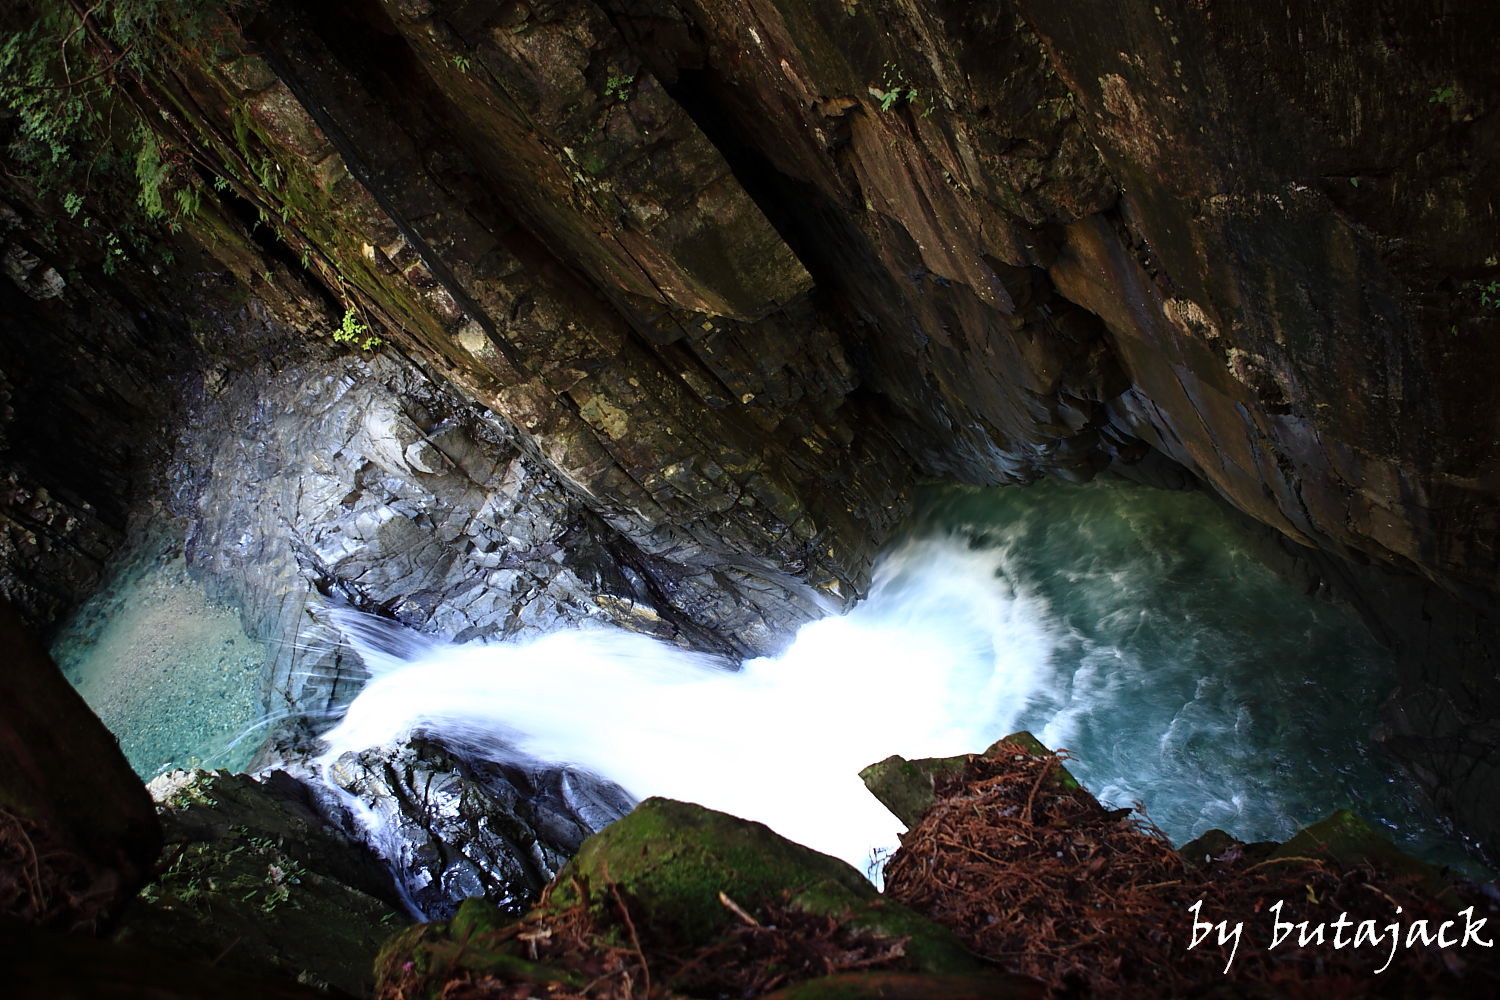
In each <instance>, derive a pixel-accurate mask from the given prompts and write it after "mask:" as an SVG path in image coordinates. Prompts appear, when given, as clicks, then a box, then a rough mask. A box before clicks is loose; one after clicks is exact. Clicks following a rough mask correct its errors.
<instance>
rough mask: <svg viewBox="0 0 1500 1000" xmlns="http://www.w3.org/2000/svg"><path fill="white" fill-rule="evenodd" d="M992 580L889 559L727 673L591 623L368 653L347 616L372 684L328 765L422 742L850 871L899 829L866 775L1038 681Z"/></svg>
mask: <svg viewBox="0 0 1500 1000" xmlns="http://www.w3.org/2000/svg"><path fill="white" fill-rule="evenodd" d="M995 573H996V565H995V558H994V554H993V553H987V552H984V551H980V550H975V549H972V548H970V547H968V546H966V545H963V544H961V543H960V542H958V541H956V540H951V539H949V540H932V541H927V542H923V543H914V544H912V545H909V546H905V547H902V548H901V549H898V550H897V551H896V552H894V553H892V554H891V555H890V556H889V557H888V558H886V559H885V560H883V561H882V563H881V566H880V568H879V570H878V572H877V574H876V576H875V580H874V583H873V586H872V589H871V593H870V596H869V597H868V598H867V599H866V600H865V601H864V602H862V603H861V604H860V605H859V606H858V607H856V608H855V609H854V610H853V611H852V612H850V613H849V614H848V615H844V616H841V617H832V618H826V619H823V620H820V621H817V622H813V623H811V624H809V625H807V626H806V627H804V628H803V629H802V630H801V631H800V632H799V633H798V634H797V636H796V638H795V639H794V641H793V642H792V643H791V645H790V646H789V647H788V648H787V649H786V651H785V652H783V653H782V654H781V655H779V656H775V657H760V658H757V659H752V660H748V661H746V662H745V663H743V664H739V665H737V666H736V665H733V664H725V663H723V662H720V661H718V660H716V659H714V658H712V657H708V656H705V655H702V654H698V653H693V652H689V651H687V650H683V649H681V648H679V647H677V646H674V645H672V644H670V643H667V642H663V641H661V640H658V639H654V638H649V637H647V636H642V635H637V634H634V633H631V632H626V631H623V630H620V629H617V628H612V627H604V626H599V627H592V628H590V627H581V628H577V629H572V630H568V631H563V632H557V633H554V634H551V635H548V636H544V637H541V638H537V639H532V640H529V641H523V642H507V643H494V644H489V645H484V644H471V645H445V644H440V643H432V642H427V641H422V640H420V639H417V640H410V639H402V638H400V637H399V636H398V637H395V638H394V639H387V640H381V639H380V638H379V633H380V631H381V628H382V625H383V623H382V624H376V623H374V622H372V621H370V620H368V619H362V618H361V617H360V616H357V615H355V614H353V613H348V612H345V613H342V614H340V615H338V616H337V620H338V621H339V623H340V625H341V627H342V628H344V630H345V631H346V634H347V635H348V636H349V637H350V639H351V642H352V643H353V645H354V646H355V648H356V649H358V650H359V651H360V652H361V654H362V656H363V657H364V658H365V659H366V661H367V664H368V665H369V666H370V667H371V670H372V674H373V677H372V680H371V681H370V683H369V684H368V685H367V686H366V687H365V689H364V690H363V691H362V692H361V693H360V695H359V696H358V697H357V698H356V699H355V700H354V702H353V703H352V704H351V705H350V706H349V709H348V712H347V714H346V715H345V717H344V719H343V721H342V722H340V723H339V725H338V726H336V727H335V728H334V729H333V730H331V731H330V732H328V733H327V734H325V737H324V738H325V739H326V740H327V743H328V749H327V751H326V752H325V754H324V757H323V759H324V761H325V762H330V761H332V760H335V759H337V758H338V757H339V756H340V755H342V754H344V753H347V752H351V751H359V750H363V749H365V748H367V747H371V746H379V745H382V744H387V743H390V742H393V741H394V740H396V739H399V738H400V737H402V736H404V735H406V734H408V733H411V732H414V731H423V732H427V733H431V734H434V735H437V736H439V737H440V738H441V739H442V740H443V741H444V742H445V743H448V744H450V745H459V746H462V747H464V748H465V749H466V750H468V751H469V752H473V753H478V754H480V755H488V756H492V757H493V756H496V755H498V756H502V757H503V756H504V755H506V754H510V753H516V754H521V755H524V756H526V757H527V758H529V759H540V760H545V761H551V762H554V763H557V764H566V765H571V766H574V767H580V768H584V769H586V770H589V771H593V772H595V773H597V774H600V775H603V776H604V777H607V778H609V779H611V780H613V781H615V782H617V783H619V784H620V785H621V786H623V787H624V788H625V789H626V790H627V791H629V792H630V793H631V794H633V795H635V796H637V797H640V798H644V797H646V796H651V795H662V796H667V797H670V798H676V799H683V800H686V801H691V802H698V803H700V804H702V805H705V806H709V807H711V808H714V809H719V810H722V811H724V812H729V813H732V814H735V815H739V816H743V817H746V818H749V819H755V820H760V821H762V822H764V823H766V824H767V825H769V826H770V827H771V828H772V829H774V830H776V831H777V832H778V833H781V834H782V835H783V836H786V837H789V838H791V839H793V840H796V841H799V842H800V843H803V844H805V845H807V846H809V847H812V848H815V849H817V850H820V851H824V852H826V853H829V854H833V855H835V856H838V857H841V858H844V859H845V860H847V861H849V862H850V863H852V864H854V865H856V866H857V867H860V868H861V869H863V868H865V866H866V864H867V862H868V860H869V858H870V855H871V852H872V850H875V849H883V848H890V847H894V846H895V844H896V842H897V836H898V834H899V833H900V831H901V829H902V827H901V825H900V823H899V822H898V821H897V820H896V819H895V817H894V816H892V815H891V814H890V813H889V812H888V811H887V810H886V809H885V808H884V807H883V806H881V805H880V804H879V803H878V802H876V801H875V799H874V798H873V797H871V796H870V794H869V793H868V792H867V791H866V790H865V788H864V786H863V784H862V783H861V781H860V780H859V777H858V772H859V770H860V769H861V768H863V767H864V766H865V765H867V764H870V763H872V762H874V761H877V760H880V759H882V758H884V757H887V756H889V755H890V754H893V753H899V754H902V755H903V756H906V757H909V758H913V757H928V756H947V755H951V754H958V753H964V752H967V751H971V750H975V749H982V748H983V747H985V746H987V745H988V744H989V743H991V742H993V741H994V740H995V739H996V738H998V737H999V736H1003V735H1005V734H1006V733H1008V732H1010V731H1011V727H1012V726H1013V725H1014V723H1015V719H1016V718H1017V716H1018V715H1019V714H1020V711H1021V709H1022V707H1023V706H1024V705H1025V704H1026V703H1027V701H1028V698H1029V697H1030V696H1031V693H1032V690H1033V688H1034V687H1035V686H1036V684H1037V683H1038V682H1039V681H1040V679H1041V678H1042V676H1043V673H1044V671H1045V668H1046V667H1047V664H1048V659H1049V656H1050V655H1051V650H1052V648H1053V645H1054V642H1055V637H1054V636H1052V635H1051V634H1050V632H1049V629H1048V627H1047V625H1046V622H1045V617H1044V615H1043V614H1042V613H1041V611H1040V609H1038V608H1036V607H1034V606H1032V605H1031V603H1030V602H1028V601H1027V600H1025V599H1024V598H1021V597H1019V596H1017V595H1015V594H1013V593H1008V592H1006V591H1005V589H1004V588H1003V587H997V586H996V576H995ZM385 627H386V628H387V630H388V629H389V626H385Z"/></svg>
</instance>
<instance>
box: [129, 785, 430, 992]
mask: <svg viewBox="0 0 1500 1000" xmlns="http://www.w3.org/2000/svg"><path fill="white" fill-rule="evenodd" d="M152 791H153V793H154V794H155V795H156V797H157V802H158V808H159V811H160V815H161V818H162V824H163V827H164V828H165V830H166V835H167V847H166V851H165V853H164V854H163V855H162V860H161V864H160V867H159V870H158V874H157V875H156V877H155V878H154V879H153V880H152V881H151V882H150V883H149V884H148V885H147V886H146V887H145V888H144V889H143V890H142V891H141V893H140V895H139V896H138V897H137V898H136V899H135V900H134V901H132V903H131V905H130V906H129V907H128V909H127V910H126V911H125V912H124V914H123V915H122V918H121V921H120V926H119V927H118V929H117V930H116V931H115V933H114V935H113V937H114V940H115V941H116V942H118V943H119V944H121V945H123V946H126V947H128V948H129V949H132V950H134V951H138V952H149V953H151V954H154V955H156V956H157V957H158V959H161V960H170V959H181V960H184V961H189V962H211V963H212V964H214V965H215V966H216V967H217V968H219V969H221V970H225V971H228V972H237V973H241V974H244V975H251V976H259V977H262V978H266V979H277V978H280V979H283V980H296V981H298V982H301V983H304V984H308V985H313V986H318V987H323V988H328V987H332V988H334V989H337V990H339V991H342V992H344V993H348V994H351V995H355V996H359V995H363V994H365V993H366V992H367V991H368V989H369V987H370V985H371V981H372V972H371V968H372V964H371V963H372V962H373V959H374V956H375V953H376V950H377V948H378V947H379V945H380V942H381V941H382V940H383V939H384V938H385V937H387V936H388V935H389V934H390V933H391V932H392V931H393V930H394V929H396V928H399V927H400V926H402V925H403V924H405V923H406V922H407V920H408V918H407V916H406V914H405V912H404V910H403V909H402V908H401V907H400V905H399V902H398V899H397V896H396V893H395V891H394V887H393V886H392V885H391V881H390V875H389V873H388V872H387V871H386V869H385V867H384V865H383V864H382V863H381V862H380V860H379V859H378V858H376V857H375V856H374V855H373V854H370V853H368V852H367V851H365V850H364V849H363V848H362V847H360V846H359V845H358V844H357V843H354V842H351V840H350V839H349V838H348V837H347V835H345V834H343V833H342V832H340V831H338V830H336V829H335V828H333V827H331V826H330V825H329V824H328V823H327V822H326V821H325V820H324V819H323V818H322V816H321V814H320V813H319V812H318V809H317V806H316V805H315V803H314V801H313V799H312V796H311V794H310V793H309V791H308V789H307V788H305V787H304V786H302V785H301V784H300V783H298V782H297V781H295V780H293V779H292V778H291V777H290V776H288V775H286V774H284V773H281V772H276V773H272V774H269V775H266V776H265V777H264V778H260V779H258V778H252V777H250V776H248V775H243V774H235V775H231V774H228V773H226V772H223V771H216V772H208V771H193V772H185V771H184V772H174V773H172V774H169V775H164V776H163V777H162V778H158V779H156V781H154V782H153V783H152Z"/></svg>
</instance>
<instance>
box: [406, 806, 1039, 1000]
mask: <svg viewBox="0 0 1500 1000" xmlns="http://www.w3.org/2000/svg"><path fill="white" fill-rule="evenodd" d="M380 968H381V976H382V992H381V994H380V995H381V996H386V997H393V996H396V995H398V991H399V995H402V996H407V997H417V996H436V995H438V993H439V992H440V991H441V989H442V988H443V986H444V985H445V984H449V983H452V982H453V981H454V980H461V981H462V980H468V981H471V982H472V983H474V985H475V988H476V989H479V988H481V987H482V988H483V989H485V990H488V991H489V992H476V994H475V995H476V996H493V997H508V996H513V995H514V996H521V995H524V994H523V993H522V992H520V990H522V989H524V988H525V984H528V983H530V984H544V983H553V984H556V985H555V986H554V987H550V988H555V989H562V990H566V989H567V987H568V986H569V985H573V986H575V987H576V986H577V985H579V984H581V982H584V981H587V980H588V979H589V978H594V979H595V981H596V982H606V983H607V984H608V985H606V986H604V987H602V990H603V992H601V993H600V994H599V995H601V996H608V997H615V996H625V995H633V994H628V986H627V985H626V984H628V983H630V982H634V983H642V982H654V983H655V984H657V986H658V987H659V988H662V989H665V990H666V991H667V992H668V995H673V996H685V997H704V996H706V997H712V996H719V995H724V992H725V991H726V990H732V991H733V992H734V994H736V995H748V996H756V995H761V994H763V993H765V992H767V991H768V990H770V989H775V988H777V987H778V986H780V985H784V984H785V983H786V982H787V981H789V980H797V979H813V980H822V979H823V978H824V977H825V976H827V975H828V974H829V973H830V972H832V973H840V972H843V971H846V970H854V969H866V968H880V969H884V970H889V972H882V973H876V974H871V975H870V976H868V977H865V978H852V979H851V978H848V977H845V976H835V977H834V978H832V979H828V980H827V981H825V982H823V983H822V984H821V986H819V985H818V984H816V983H806V984H804V985H802V986H799V987H798V989H800V990H804V991H807V992H799V993H795V994H793V995H795V996H799V997H801V996H806V997H831V996H840V997H843V996H850V997H864V996H872V997H874V996H884V995H886V994H885V993H883V992H881V990H882V989H884V988H885V987H884V986H883V985H882V984H883V983H886V982H887V980H886V979H885V976H886V975H891V976H892V978H891V979H890V980H889V982H890V983H895V984H898V985H900V986H901V988H902V989H903V990H905V992H903V993H900V994H898V995H901V996H910V997H922V998H927V997H939V996H949V995H950V994H946V993H943V992H941V991H942V990H943V989H945V988H949V987H953V986H955V985H962V986H963V988H965V989H968V990H970V991H973V990H976V989H981V988H982V989H984V990H987V991H988V992H985V993H983V994H982V995H984V996H988V997H995V998H1003V997H1030V996H1039V995H1040V994H1039V993H1038V992H1037V990H1036V984H1035V983H1033V982H1031V981H1030V980H1024V979H1021V978H1019V977H1008V976H1005V975H1002V974H998V973H995V972H993V971H991V970H988V969H987V968H986V966H985V965H984V963H982V962H979V961H978V960H976V959H975V958H974V957H973V956H972V955H970V954H969V953H968V952H966V951H965V950H964V949H963V948H962V947H961V946H959V945H958V943H957V942H956V941H955V940H954V939H953V938H952V937H951V936H950V935H949V934H948V932H947V931H945V930H943V929H942V928H941V927H938V926H937V925H935V924H933V923H931V922H930V921H927V920H925V919H923V918H921V917H918V916H917V915H916V914H914V913H912V912H911V911H910V910H908V909H906V907H904V906H902V905H900V904H899V903H896V902H894V901H893V900H889V899H886V898H883V897H882V896H881V895H880V893H879V892H877V891H876V889H875V888H874V886H872V885H871V884H870V883H869V882H868V881H867V880H865V879H864V878H863V877H862V876H861V875H860V874H859V873H858V872H857V871H855V870H854V869H853V868H851V867H850V866H849V865H848V864H846V863H845V862H842V861H839V860H837V859H835V858H831V857H828V856H827V855H823V854H819V853H817V852H815V851H812V850H809V849H808V848H805V847H802V846H800V845H798V844H794V843H792V842H791V841H788V840H786V839H784V838H782V837H780V836H778V835H777V834H776V833H774V832H772V831H771V830H770V829H769V828H768V827H766V826H765V825H763V824H760V823H755V822H751V821H747V820H742V819H738V818H736V817H733V816H729V815H727V814H725V813H720V812H715V811H713V810H710V809H705V808H703V807H701V806H697V805H693V804H690V803H684V802H677V801H673V800H670V799H655V798H653V799H647V800H646V801H644V802H642V803H641V804H640V805H639V806H638V807H637V808H636V809H635V810H634V811H633V812H632V813H631V814H630V815H629V816H627V817H625V818H624V819H622V820H620V821H618V822H617V823H615V824H613V825H612V826H610V827H608V828H607V829H606V830H604V831H603V832H601V833H599V834H598V835H596V836H594V837H591V838H590V839H589V840H588V841H586V842H585V843H584V845H583V847H582V849H581V850H580V851H579V853H578V855H577V856H576V857H575V858H574V859H573V861H571V862H570V863H569V864H568V866H567V867H566V868H565V869H564V870H563V871H562V872H561V873H560V874H559V875H558V877H557V879H556V880H555V881H554V882H553V884H552V886H551V887H550V889H549V891H548V893H547V895H546V896H545V897H544V898H543V900H542V901H541V902H540V903H539V904H538V905H537V906H536V907H535V908H534V909H533V910H532V911H531V912H530V913H529V914H527V916H526V917H525V918H524V919H523V920H521V921H519V922H516V923H506V922H505V919H504V918H503V917H502V916H500V915H499V914H498V913H497V912H496V911H494V910H493V909H489V908H487V907H485V906H484V905H483V904H481V903H480V902H479V901H477V900H471V901H467V902H465V903H464V904H463V905H462V906H461V907H460V908H459V909H458V911H457V912H456V914H455V915H454V917H453V918H452V919H451V920H450V921H448V922H446V923H440V924H428V925H423V926H420V927H414V928H411V929H410V930H408V931H406V932H403V933H402V934H400V935H399V936H397V937H396V938H395V939H393V940H392V941H391V942H390V943H389V944H388V945H387V946H386V948H385V949H384V950H383V952H382V955H381V959H380ZM596 977H597V978H596ZM508 984H509V985H508ZM537 988H539V989H540V988H542V987H541V986H540V985H538V986H537ZM617 988H625V989H626V990H627V991H626V992H619V991H617ZM511 989H514V990H515V992H510V991H509V990H511ZM591 995H592V994H591ZM958 995H962V994H961V993H960V994H958Z"/></svg>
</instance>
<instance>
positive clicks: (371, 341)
mask: <svg viewBox="0 0 1500 1000" xmlns="http://www.w3.org/2000/svg"><path fill="white" fill-rule="evenodd" d="M333 339H334V340H336V341H338V342H339V343H341V344H354V345H355V346H357V347H358V348H359V349H360V350H362V351H373V350H374V349H375V348H377V347H379V346H380V345H381V344H383V343H385V341H383V340H381V339H380V338H379V337H377V336H376V335H375V334H373V333H371V332H370V327H369V324H367V323H366V322H365V321H364V320H362V319H360V316H359V313H357V312H355V311H354V307H353V306H349V307H348V308H346V309H345V310H344V318H343V319H342V320H341V321H340V322H339V325H338V327H337V328H335V329H334V331H333Z"/></svg>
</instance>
